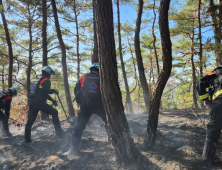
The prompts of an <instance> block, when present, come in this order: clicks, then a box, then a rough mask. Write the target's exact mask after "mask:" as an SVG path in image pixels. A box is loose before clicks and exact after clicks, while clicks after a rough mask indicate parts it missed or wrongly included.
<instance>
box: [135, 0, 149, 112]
mask: <svg viewBox="0 0 222 170" xmlns="http://www.w3.org/2000/svg"><path fill="white" fill-rule="evenodd" d="M138 1H139V4H138V14H137V20H136V30H135V37H134V45H135V53H136V59H137V65H138V71H139V79H140V85H141V87H142V90H143V97H144V101H145V104H146V108H147V111H148V110H149V107H150V101H151V97H150V92H149V88H148V84H147V81H146V76H145V73H144V66H143V58H142V55H141V50H140V25H141V18H142V13H143V0H138Z"/></svg>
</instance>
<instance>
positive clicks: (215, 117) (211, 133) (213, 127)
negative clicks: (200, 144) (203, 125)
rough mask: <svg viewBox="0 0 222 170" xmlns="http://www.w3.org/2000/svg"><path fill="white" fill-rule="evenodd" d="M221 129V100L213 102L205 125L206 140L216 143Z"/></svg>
mask: <svg viewBox="0 0 222 170" xmlns="http://www.w3.org/2000/svg"><path fill="white" fill-rule="evenodd" d="M221 129H222V99H221V98H219V99H218V100H217V101H213V103H212V106H211V111H210V114H209V122H208V124H207V132H206V135H207V138H208V139H210V140H211V141H213V142H216V143H217V142H218V139H219V138H220V133H221Z"/></svg>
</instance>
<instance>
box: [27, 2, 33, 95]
mask: <svg viewBox="0 0 222 170" xmlns="http://www.w3.org/2000/svg"><path fill="white" fill-rule="evenodd" d="M28 8H29V4H28ZM28 12H29V28H28V30H29V62H28V68H27V84H26V89H27V96H29V93H30V87H31V70H32V24H33V23H32V19H31V13H30V9H28Z"/></svg>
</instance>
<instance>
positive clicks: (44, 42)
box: [42, 0, 48, 67]
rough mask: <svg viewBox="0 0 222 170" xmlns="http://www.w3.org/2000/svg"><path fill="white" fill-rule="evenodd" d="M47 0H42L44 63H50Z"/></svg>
mask: <svg viewBox="0 0 222 170" xmlns="http://www.w3.org/2000/svg"><path fill="white" fill-rule="evenodd" d="M46 3H47V0H42V51H43V53H42V65H43V67H44V66H47V65H48V58H47V55H48V51H47V44H48V43H47V9H46V5H47V4H46Z"/></svg>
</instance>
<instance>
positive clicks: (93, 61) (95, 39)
mask: <svg viewBox="0 0 222 170" xmlns="http://www.w3.org/2000/svg"><path fill="white" fill-rule="evenodd" d="M93 30H94V48H93V55H92V63H98V62H99V58H98V43H97V35H96V23H95V0H93Z"/></svg>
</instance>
